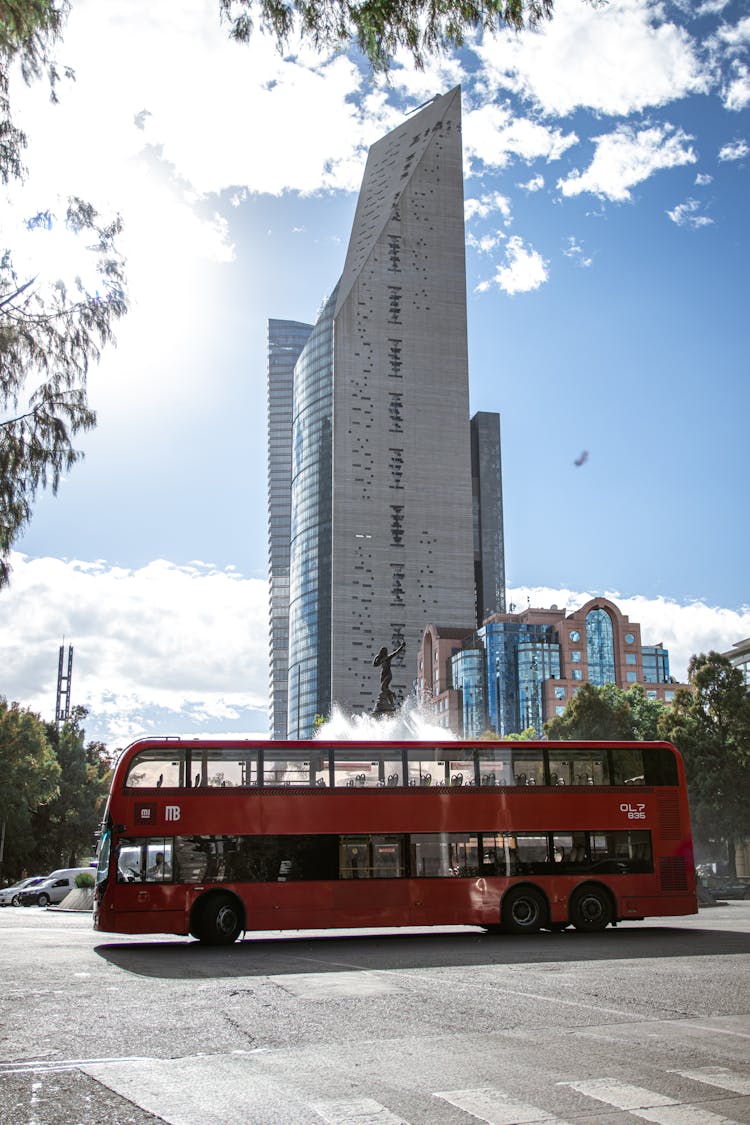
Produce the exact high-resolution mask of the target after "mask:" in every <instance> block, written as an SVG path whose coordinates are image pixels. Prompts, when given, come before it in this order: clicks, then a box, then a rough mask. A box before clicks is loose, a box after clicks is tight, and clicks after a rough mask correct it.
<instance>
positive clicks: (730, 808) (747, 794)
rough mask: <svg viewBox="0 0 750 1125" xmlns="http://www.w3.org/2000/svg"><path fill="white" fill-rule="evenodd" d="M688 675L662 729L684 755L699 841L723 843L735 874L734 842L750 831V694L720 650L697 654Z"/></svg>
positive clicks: (693, 817)
mask: <svg viewBox="0 0 750 1125" xmlns="http://www.w3.org/2000/svg"><path fill="white" fill-rule="evenodd" d="M688 678H689V682H690V685H691V688H692V691H689V690H687V689H683V690H681V691H678V692H677V695H676V697H675V701H674V705H673V707H672V708H671V710H669V711H668V713H667V714H666V715H665V717H664V721H663V722H662V726H661V729H662V731H663V733H664V736H665V737H668V738H669V739H670V740H671V741H672V742H674V744H675V745H676V746H677V748H678V749H679V750H680V752H681V753H682V755H683V758H684V760H685V771H686V774H687V782H688V793H689V796H690V815H691V820H692V823H693V832H694V835H695V837H696V840H697V841H698V843H699V844H700V845H701V846H702V847H703V848H704V849H710V847H711V842H712V841H716V842H720V846H721V847H722V848H726V858H727V863H728V865H729V871H730V873H731V874H732V875H734V874H736V866H735V844H736V842H737V841H738V840H740V839H742V838H744V837H748V836H750V693H749V692H748V689H747V688H746V687H745V685H744V683H743V679H742V673H741V672H740V671H739V669H738V668H735V667H734V666H733V665H732V663H731V661H729V660H728V659H727V658H726V657H725V656H722V655H721V654H720V653H718V652H709V653H708V655H706V654H705V653H701V654H700V655H698V656H693V657H692V658H691V660H690V664H689V666H688Z"/></svg>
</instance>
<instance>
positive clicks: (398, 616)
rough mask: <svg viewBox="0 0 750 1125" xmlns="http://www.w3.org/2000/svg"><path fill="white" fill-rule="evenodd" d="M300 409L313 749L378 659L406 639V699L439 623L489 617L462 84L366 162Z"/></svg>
mask: <svg viewBox="0 0 750 1125" xmlns="http://www.w3.org/2000/svg"><path fill="white" fill-rule="evenodd" d="M292 414H293V433H292V471H291V530H290V544H291V545H290V591H289V666H288V667H289V673H288V683H289V714H288V734H289V737H291V738H306V737H308V736H309V735H310V733H311V730H312V725H313V721H314V718H315V715H316V714H326V713H328V711H329V710H330V707H331V705H332V704H333V703H336V702H338V703H341V704H342V705H343V706H345V707H346V708H348V709H350V710H353V711H359V710H369V709H371V708H372V707H373V705H374V703H375V700H376V698H377V694H378V692H377V688H378V674H377V671H376V669H374V668H373V665H372V661H373V657H374V655H375V654H376V653H377V652H378V650H379V649H380V648H381V647H382V646H386V647H387V648H388V650H389V651H392V650H394V649H396V648H397V647H398V646H399V645H400V644H401V643H402V642H404V643H405V646H406V647H405V651H404V653H403V655H402V656H400V657H399V658H397V659H396V660H394V662H393V668H392V673H393V681H392V684H391V688H392V690H393V691H394V692H395V693H396V695H397V696H399V695H401V696H403V695H406V694H407V693H408V691H409V690H410V688H411V685H412V679H413V669H414V667H415V663H416V654H417V648H418V646H419V644H420V641H421V637H422V632H423V630H424V627H425V625H426V624H427V623H428V622H429V621H436V620H437V621H440V620H469V621H471V620H474V618H475V574H474V563H475V553H474V538H473V534H472V532H473V518H472V464H471V439H470V428H469V386H468V360H467V342H466V272H465V259H464V222H463V172H462V153H461V94H460V89H458V88H457V89H455V90H452V91H451V92H450V93H448V94H445V95H443V96H441V97H437V98H435V99H434V100H433V101H432V102H430V103H429V104H428V105H427V106H426V107H425V108H423V109H422V110H421V111H419V112H418V113H415V114H414V115H412V116H411V117H408V118H407V119H406V120H405V121H404V123H403V124H402V125H400V126H399V127H398V128H397V129H395V130H394V131H393V132H392V133H390V134H388V135H387V136H386V137H384V138H383V139H382V140H380V141H378V142H377V143H376V144H375V145H373V147H372V149H371V150H370V153H369V156H368V160H367V164H366V167H365V172H364V178H363V181H362V188H361V191H360V195H359V200H358V204H357V209H356V214H355V218H354V225H353V229H352V233H351V238H350V241H349V248H348V251H347V255H346V261H345V264H344V270H343V273H342V276H341V278H340V280H339V282H338V284H337V286H336V288H335V289H334V291H333V293H332V295H331V296H330V297H329V299H328V301H327V302H326V304H325V306H324V308H323V311H322V312H321V314H320V316H319V317H318V320H317V323H316V325H315V327H314V329H313V330H312V333H311V335H310V337H309V340H308V341H307V343H306V345H305V347H304V348H303V350H302V353H301V355H300V357H299V359H298V361H297V365H296V368H295V374H294V402H293V411H292ZM497 452H498V458H499V434H498V440H497ZM498 464H499V461H498ZM500 527H502V523H501V524H500ZM493 608H494V607H493ZM498 608H499V607H498Z"/></svg>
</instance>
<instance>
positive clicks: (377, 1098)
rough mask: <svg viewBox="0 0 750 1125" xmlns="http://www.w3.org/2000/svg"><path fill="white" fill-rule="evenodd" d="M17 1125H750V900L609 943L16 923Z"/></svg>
mask: <svg viewBox="0 0 750 1125" xmlns="http://www.w3.org/2000/svg"><path fill="white" fill-rule="evenodd" d="M0 985H1V988H2V992H1V996H2V1000H1V1003H2V1018H1V1019H0V1121H1V1122H2V1123H3V1125H58V1123H65V1125H147V1123H153V1122H160V1121H163V1122H168V1123H170V1125H321V1123H328V1125H400V1123H403V1125H477V1123H478V1122H479V1123H482V1122H484V1123H491V1125H515V1123H519V1125H520V1123H524V1125H533V1123H537V1122H538V1123H540V1125H541V1123H544V1125H562V1123H564V1122H567V1123H569V1125H579V1123H585V1125H636V1123H637V1122H641V1121H650V1122H656V1123H657V1125H721V1123H724V1125H728V1123H731V1122H743V1123H746V1125H747V1123H750V1017H749V1016H748V1011H749V1009H750V902H732V903H728V904H727V905H726V906H719V907H715V908H713V909H706V910H702V911H701V913H700V914H699V915H698V916H695V917H692V918H685V919H676V920H671V921H665V922H662V921H659V920H656V921H650V922H641V923H629V924H625V925H622V926H620V927H618V928H617V929H614V930H612V929H610V930H607V931H606V932H605V933H603V934H595V935H584V934H578V933H575V932H574V931H566V932H565V933H561V934H537V935H533V936H528V937H514V936H500V937H498V936H490V935H487V934H485V933H483V932H482V931H480V930H476V929H456V928H454V929H440V930H427V931H425V930H408V931H404V930H402V931H366V932H362V931H359V932H357V931H347V932H343V931H337V932H336V933H335V934H333V935H332V934H331V933H328V934H320V935H317V936H316V935H314V934H312V932H311V931H305V932H304V933H284V934H282V933H272V934H271V933H268V934H253V935H252V936H251V937H248V938H247V940H245V941H244V942H241V943H238V944H237V945H235V946H232V947H230V948H227V949H218V950H217V949H206V948H202V947H200V946H199V945H198V944H197V943H195V942H193V941H192V940H190V939H187V938H174V937H163V938H156V939H155V938H153V937H149V938H147V939H146V938H130V937H123V936H121V935H108V934H95V933H94V932H93V931H92V929H91V918H90V915H88V914H64V913H59V912H50V911H46V910H43V909H41V908H38V907H30V908H26V909H24V908H20V909H14V908H12V907H8V908H5V909H2V910H0Z"/></svg>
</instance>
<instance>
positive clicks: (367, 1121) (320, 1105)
mask: <svg viewBox="0 0 750 1125" xmlns="http://www.w3.org/2000/svg"><path fill="white" fill-rule="evenodd" d="M310 1108H311V1109H314V1110H315V1112H316V1113H318V1114H320V1116H321V1117H322V1118H323V1120H324V1121H325V1122H326V1123H327V1125H409V1123H408V1121H404V1119H403V1117H396V1115H395V1114H393V1113H391V1112H390V1110H388V1109H386V1108H385V1106H382V1105H381V1104H380V1102H376V1101H374V1100H373V1099H372V1098H355V1099H349V1098H337V1099H336V1100H335V1101H332V1102H311V1103H310Z"/></svg>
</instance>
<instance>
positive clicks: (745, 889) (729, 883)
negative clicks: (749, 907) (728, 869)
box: [708, 879, 750, 898]
mask: <svg viewBox="0 0 750 1125" xmlns="http://www.w3.org/2000/svg"><path fill="white" fill-rule="evenodd" d="M708 889H709V890H710V892H711V894H712V895H713V896H714V898H750V883H743V882H741V881H740V880H739V879H711V880H710V881H709V884H708Z"/></svg>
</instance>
